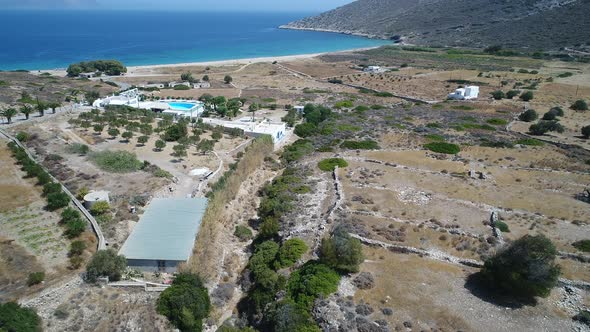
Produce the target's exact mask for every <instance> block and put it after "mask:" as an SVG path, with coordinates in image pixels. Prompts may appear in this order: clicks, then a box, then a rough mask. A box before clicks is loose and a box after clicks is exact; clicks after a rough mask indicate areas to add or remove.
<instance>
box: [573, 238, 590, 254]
mask: <svg viewBox="0 0 590 332" xmlns="http://www.w3.org/2000/svg"><path fill="white" fill-rule="evenodd" d="M572 246H573V247H574V248H576V249H578V250H580V251H583V252H590V240H580V241H576V242H574V243H572Z"/></svg>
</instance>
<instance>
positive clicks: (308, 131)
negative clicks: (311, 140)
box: [295, 122, 318, 138]
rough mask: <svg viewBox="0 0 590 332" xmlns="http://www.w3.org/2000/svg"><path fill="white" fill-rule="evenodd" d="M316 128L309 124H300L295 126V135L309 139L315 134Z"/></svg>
mask: <svg viewBox="0 0 590 332" xmlns="http://www.w3.org/2000/svg"><path fill="white" fill-rule="evenodd" d="M317 131H318V128H317V126H316V125H315V124H313V123H310V122H305V123H301V124H298V125H296V126H295V135H297V136H299V137H304V138H305V137H309V136H313V135H315V134H316V133H317Z"/></svg>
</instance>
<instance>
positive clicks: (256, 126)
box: [202, 117, 287, 144]
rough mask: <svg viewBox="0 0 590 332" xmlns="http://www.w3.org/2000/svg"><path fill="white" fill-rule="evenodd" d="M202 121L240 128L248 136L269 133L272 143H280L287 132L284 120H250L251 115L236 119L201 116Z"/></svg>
mask: <svg viewBox="0 0 590 332" xmlns="http://www.w3.org/2000/svg"><path fill="white" fill-rule="evenodd" d="M202 119H203V123H207V124H210V125H213V126H221V127H224V128H238V129H242V130H243V131H244V133H245V134H246V135H248V136H252V137H258V136H261V135H270V136H271V137H272V141H273V143H275V144H277V143H280V142H281V141H282V140H283V139H284V138H285V136H286V134H287V125H286V124H285V123H284V122H270V120H263V121H262V122H258V121H252V118H251V117H243V118H241V119H239V120H236V121H225V120H220V119H212V118H202Z"/></svg>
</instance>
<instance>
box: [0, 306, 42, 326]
mask: <svg viewBox="0 0 590 332" xmlns="http://www.w3.org/2000/svg"><path fill="white" fill-rule="evenodd" d="M0 330H1V331H6V332H13V331H14V332H37V331H41V318H40V317H39V316H38V315H37V313H36V312H35V311H34V310H33V309H30V308H23V307H21V306H20V305H19V304H18V303H16V302H7V303H0Z"/></svg>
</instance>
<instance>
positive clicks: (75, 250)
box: [68, 241, 86, 257]
mask: <svg viewBox="0 0 590 332" xmlns="http://www.w3.org/2000/svg"><path fill="white" fill-rule="evenodd" d="M84 250H86V242H84V241H74V242H72V244H71V245H70V251H69V252H68V256H69V257H73V256H80V255H82V254H83V253H84Z"/></svg>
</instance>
